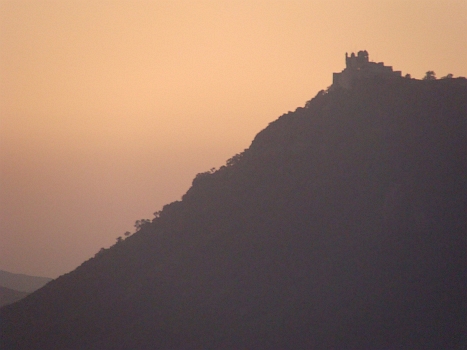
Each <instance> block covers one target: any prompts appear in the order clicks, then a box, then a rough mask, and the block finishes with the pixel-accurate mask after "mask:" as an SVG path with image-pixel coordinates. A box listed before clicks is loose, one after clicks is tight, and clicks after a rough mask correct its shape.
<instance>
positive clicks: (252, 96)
mask: <svg viewBox="0 0 467 350" xmlns="http://www.w3.org/2000/svg"><path fill="white" fill-rule="evenodd" d="M466 33H467V1H465V0H458V1H454V0H451V1H450V0H436V1H435V0H431V1H430V0H423V1H415V0H410V1H407V0H400V1H398V0H361V1H351V0H343V1H332V0H320V1H314V0H308V1H305V0H303V1H299V0H281V1H279V0H270V1H256V0H229V1H222V0H212V1H197V0H188V1H175V0H174V1H168V0H167V1H162V0H160V1H117V0H115V1H96V0H93V1H84V0H82V1H67V0H60V1H39V0H31V1H20V0H14V1H5V0H0V269H3V270H8V271H11V272H17V273H26V274H32V275H42V276H48V277H57V276H58V275H60V274H63V273H65V272H68V271H70V270H72V269H74V268H75V267H77V266H78V265H80V264H81V263H82V262H83V261H84V260H86V259H88V258H90V257H92V256H93V255H94V254H95V253H96V252H97V251H98V250H99V249H100V248H101V247H108V246H110V245H112V244H113V243H114V242H115V240H116V237H118V236H121V235H123V233H124V232H125V231H127V230H129V231H132V232H133V224H134V222H135V220H137V219H142V218H149V219H152V217H153V215H152V213H153V212H155V211H157V210H160V209H161V208H162V206H163V205H164V204H167V203H169V202H172V201H174V200H178V199H180V198H181V196H182V194H183V193H185V191H186V190H187V189H188V188H189V186H190V185H191V180H192V179H193V178H194V176H195V175H196V174H197V173H199V172H203V171H207V170H209V169H210V168H212V167H219V166H221V165H223V164H224V163H225V161H226V160H227V159H228V158H230V157H231V156H233V155H234V154H236V153H239V152H241V151H243V150H244V149H245V148H247V147H248V146H249V145H250V142H251V141H252V139H253V138H254V136H255V135H256V134H257V133H258V132H259V131H260V130H261V129H264V128H265V127H266V126H267V124H268V123H269V122H271V121H273V120H275V119H277V118H278V117H279V116H280V115H281V114H283V113H286V112H288V111H289V110H295V109H296V108H297V107H299V106H303V105H304V104H305V102H306V101H307V100H309V99H310V98H312V97H313V96H315V95H316V93H317V92H318V91H319V90H321V89H325V88H326V87H328V86H329V85H330V84H331V82H332V73H333V72H338V71H341V70H342V69H343V68H344V66H345V63H344V56H345V52H346V51H347V52H349V53H350V52H352V51H355V52H356V51H358V50H363V49H366V50H368V52H369V54H370V60H372V61H378V62H379V61H384V62H385V63H386V64H387V65H391V66H393V67H394V69H395V70H401V71H402V74H406V73H410V74H411V75H412V77H416V78H421V77H422V76H423V75H424V73H425V72H426V71H427V70H433V71H435V72H436V74H437V76H438V77H441V76H443V75H446V74H447V73H452V74H454V76H467V34H466Z"/></svg>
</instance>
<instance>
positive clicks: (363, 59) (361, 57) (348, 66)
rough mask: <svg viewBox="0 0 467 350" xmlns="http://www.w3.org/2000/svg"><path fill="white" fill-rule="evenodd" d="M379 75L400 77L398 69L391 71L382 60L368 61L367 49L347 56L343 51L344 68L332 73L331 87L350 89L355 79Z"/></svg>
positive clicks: (389, 77) (382, 76)
mask: <svg viewBox="0 0 467 350" xmlns="http://www.w3.org/2000/svg"><path fill="white" fill-rule="evenodd" d="M374 77H381V78H387V79H391V78H394V77H401V72H400V71H393V70H392V67H391V66H385V65H384V63H383V62H378V63H376V62H370V60H369V57H368V51H366V50H365V51H358V53H357V55H355V54H354V53H353V52H352V54H351V55H350V56H349V55H348V53H347V52H346V53H345V69H344V70H343V71H342V72H340V73H333V77H332V87H333V88H336V87H343V88H345V89H350V88H351V87H352V85H353V83H354V81H355V80H359V79H368V78H374Z"/></svg>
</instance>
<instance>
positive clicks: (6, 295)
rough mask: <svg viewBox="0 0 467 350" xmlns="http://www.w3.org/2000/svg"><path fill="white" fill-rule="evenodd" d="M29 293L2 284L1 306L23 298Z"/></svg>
mask: <svg viewBox="0 0 467 350" xmlns="http://www.w3.org/2000/svg"><path fill="white" fill-rule="evenodd" d="M28 294H29V293H27V292H19V291H17V290H13V289H10V288H5V287H1V286H0V307H2V306H3V305H7V304H11V303H14V302H15V301H18V300H20V299H23V298H24V297H25V296H26V295H28Z"/></svg>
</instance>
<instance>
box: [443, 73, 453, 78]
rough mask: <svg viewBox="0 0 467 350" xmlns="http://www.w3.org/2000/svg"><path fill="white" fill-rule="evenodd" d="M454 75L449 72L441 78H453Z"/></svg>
mask: <svg viewBox="0 0 467 350" xmlns="http://www.w3.org/2000/svg"><path fill="white" fill-rule="evenodd" d="M452 77H453V75H452V74H451V73H449V74H448V75H446V76H444V77H442V78H441V79H452Z"/></svg>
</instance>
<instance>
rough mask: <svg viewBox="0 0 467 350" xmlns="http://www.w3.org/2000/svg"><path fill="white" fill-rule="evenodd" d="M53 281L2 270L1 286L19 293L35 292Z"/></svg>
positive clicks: (0, 271)
mask: <svg viewBox="0 0 467 350" xmlns="http://www.w3.org/2000/svg"><path fill="white" fill-rule="evenodd" d="M51 280H52V279H51V278H47V277H37V276H28V275H23V274H18V273H11V272H7V271H2V270H0V286H1V287H6V288H10V289H14V290H17V291H19V292H27V293H31V292H34V291H35V290H37V289H39V288H41V287H43V286H44V285H45V284H46V283H48V282H50V281H51Z"/></svg>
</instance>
